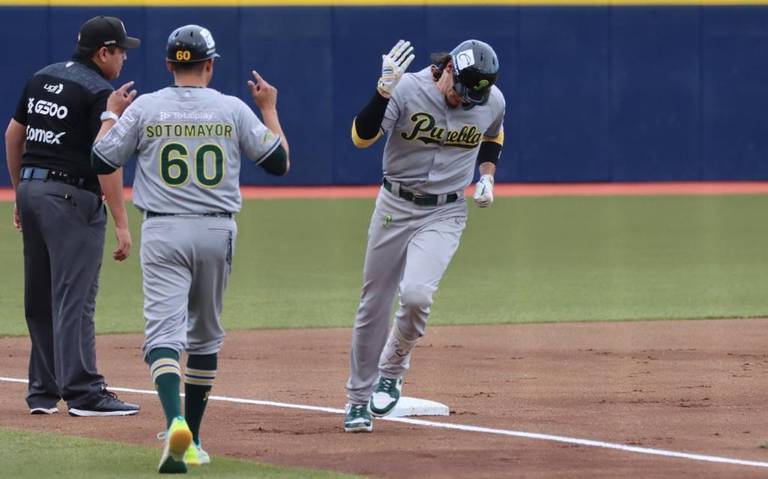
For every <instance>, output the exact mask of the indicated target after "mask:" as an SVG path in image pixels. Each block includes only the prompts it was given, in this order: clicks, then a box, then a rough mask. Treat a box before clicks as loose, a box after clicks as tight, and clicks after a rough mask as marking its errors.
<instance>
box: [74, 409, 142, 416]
mask: <svg viewBox="0 0 768 479" xmlns="http://www.w3.org/2000/svg"><path fill="white" fill-rule="evenodd" d="M138 413H139V410H138V409H132V410H128V411H90V410H88V409H77V408H73V409H70V410H69V415H70V416H78V417H99V416H133V415H134V414H138Z"/></svg>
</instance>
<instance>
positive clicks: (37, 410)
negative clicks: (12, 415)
mask: <svg viewBox="0 0 768 479" xmlns="http://www.w3.org/2000/svg"><path fill="white" fill-rule="evenodd" d="M57 412H59V408H57V407H33V408H32V409H30V410H29V413H30V414H56V413H57Z"/></svg>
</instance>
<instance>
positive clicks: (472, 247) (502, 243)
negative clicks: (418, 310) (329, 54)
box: [0, 196, 768, 335]
mask: <svg viewBox="0 0 768 479" xmlns="http://www.w3.org/2000/svg"><path fill="white" fill-rule="evenodd" d="M372 207H373V201H372V200H268V201H267V200H251V201H246V202H245V204H244V207H243V212H242V213H241V214H240V215H239V217H238V224H239V228H240V232H239V236H238V241H237V249H236V254H235V263H234V272H233V275H232V278H231V281H230V286H229V289H228V291H227V295H226V298H225V307H224V323H225V327H226V328H227V329H229V330H234V329H252V328H285V327H330V326H351V324H352V321H353V318H354V313H355V308H356V306H357V300H358V294H359V291H360V282H361V275H362V272H361V271H362V263H363V254H364V249H365V239H366V232H367V226H368V220H369V218H370V213H371V210H372ZM10 208H11V205H10V204H9V203H2V204H0V219H1V218H7V219H8V220H7V221H6V223H4V224H3V225H2V227H3V228H5V230H4V231H5V232H4V233H3V234H2V235H1V236H0V264H2V265H3V272H4V274H3V275H2V276H0V291H1V293H0V308H2V311H4V315H3V317H2V318H0V334H10V335H19V334H26V327H25V324H24V320H23V309H22V295H23V293H22V291H23V275H22V259H21V238H20V236H19V235H17V234H16V233H15V232H14V231H13V230H12V229H11V228H10V226H9V223H10V214H11V213H10V211H11V210H10ZM766 211H768V197H765V196H721V197H717V196H696V197H673V196H666V197H664V196H662V197H575V198H573V197H572V198H568V197H559V198H500V199H497V201H496V202H495V203H494V205H493V206H492V207H491V208H488V209H487V210H480V209H477V208H475V207H474V206H470V220H469V224H468V227H467V230H466V232H465V234H464V239H463V241H462V244H461V247H460V248H459V251H458V253H457V255H456V257H455V258H454V261H453V263H452V265H451V266H450V268H449V269H448V272H447V274H446V276H445V278H444V280H443V282H442V284H441V287H440V290H439V291H438V293H437V295H436V298H435V299H436V302H435V305H434V307H433V314H432V317H431V318H430V322H431V324H478V323H486V324H497V323H518V322H553V321H586V320H630V319H655V318H659V319H661V318H704V317H736V316H739V317H740V316H757V315H766V314H768V302H766V301H765V284H767V283H768V248H766V244H768V241H766V240H768V221H765V219H764V216H765V212H766ZM131 213H132V221H133V222H134V229H133V231H134V243H135V249H134V254H133V255H132V257H131V258H130V259H129V261H128V262H127V263H125V264H117V263H115V262H114V261H112V260H111V259H109V258H105V261H104V268H103V270H102V277H101V290H100V293H99V300H98V305H97V314H98V318H97V327H98V331H99V332H101V333H105V332H125V331H141V330H142V328H143V320H142V316H141V305H142V297H141V275H140V270H139V265H138V243H139V228H138V215H136V214H135V211H134V210H133V209H131ZM110 228H111V226H110ZM108 235H109V241H108V245H107V253H109V251H111V248H112V247H113V244H114V240H113V238H112V233H111V231H110V232H109V233H108Z"/></svg>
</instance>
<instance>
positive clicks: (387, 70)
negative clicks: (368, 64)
mask: <svg viewBox="0 0 768 479" xmlns="http://www.w3.org/2000/svg"><path fill="white" fill-rule="evenodd" d="M412 52H413V47H412V46H411V42H406V41H405V40H400V41H399V42H397V44H396V45H395V46H394V47H392V50H391V51H390V52H389V53H387V54H386V55H382V56H381V78H379V83H378V85H377V87H376V88H377V89H378V90H379V93H381V96H383V97H384V98H389V97H391V96H392V92H393V91H395V87H396V86H397V83H398V82H399V81H400V77H402V76H403V73H405V70H406V69H407V68H408V65H410V64H411V62H412V61H413V59H414V58H416V55H414V54H413V53H412Z"/></svg>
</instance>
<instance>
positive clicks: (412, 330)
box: [344, 40, 505, 432]
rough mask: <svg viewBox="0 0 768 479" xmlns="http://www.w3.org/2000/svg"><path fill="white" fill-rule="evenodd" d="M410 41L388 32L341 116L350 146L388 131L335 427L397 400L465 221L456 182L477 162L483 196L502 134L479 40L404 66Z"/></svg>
mask: <svg viewBox="0 0 768 479" xmlns="http://www.w3.org/2000/svg"><path fill="white" fill-rule="evenodd" d="M412 52H413V47H412V46H411V44H410V42H406V41H403V40H400V41H399V42H398V43H397V44H396V45H395V46H394V48H392V50H391V51H390V52H389V53H388V54H386V55H383V56H382V73H381V78H380V79H379V81H378V87H377V90H376V93H375V94H374V96H373V97H372V98H371V100H370V101H369V102H368V104H367V105H366V106H365V107H364V108H363V109H362V110H361V111H360V113H359V114H358V115H357V116H356V117H355V119H354V121H353V123H352V141H353V142H354V144H355V145H356V146H358V147H360V148H365V147H367V146H369V145H371V144H372V143H373V142H375V141H376V140H377V139H378V138H379V137H380V136H382V134H383V133H387V134H388V137H387V143H386V146H385V148H384V158H383V173H384V181H383V186H382V188H381V190H380V191H379V194H378V197H377V199H376V207H375V209H374V211H373V216H372V218H371V223H370V227H369V229H368V245H367V249H366V254H365V266H364V269H363V287H362V293H361V298H360V305H359V307H358V310H357V316H356V318H355V326H354V330H353V334H352V350H351V357H350V375H349V380H348V381H347V398H348V401H349V402H348V404H347V407H346V415H345V417H344V430H345V431H347V432H361V431H371V430H373V422H372V418H371V415H373V416H379V417H380V416H386V415H387V414H389V413H390V412H392V410H393V409H394V407H395V405H396V404H397V402H398V400H399V399H400V394H401V389H402V385H403V375H404V374H405V372H406V371H407V370H408V367H409V363H410V358H411V351H412V350H413V347H414V346H415V345H416V342H417V341H418V339H419V338H420V337H421V336H423V335H424V331H425V328H426V324H427V318H428V316H429V310H430V306H431V305H432V297H433V295H434V293H435V291H436V290H437V286H438V284H439V282H440V279H441V278H442V276H443V274H444V273H445V270H446V268H447V267H448V264H449V263H450V261H451V258H452V257H453V254H454V253H455V252H456V249H457V248H458V246H459V240H460V239H461V233H462V231H463V230H464V226H465V224H466V218H467V206H466V202H465V199H464V195H463V191H464V188H465V187H466V186H467V185H469V184H470V183H471V182H472V177H473V174H474V165H475V163H477V164H478V168H479V170H480V175H481V176H480V180H479V181H478V182H477V185H476V189H475V193H474V201H475V203H476V204H477V205H478V206H480V207H486V206H488V205H490V204H491V203H492V202H493V175H494V173H495V171H496V163H497V161H498V159H499V157H500V155H501V147H502V144H503V141H504V129H503V122H504V109H505V102H504V95H502V93H501V91H500V90H499V89H498V88H497V87H496V86H494V82H495V81H496V76H497V73H498V69H499V63H498V59H497V57H496V53H495V52H494V51H493V49H492V48H491V47H490V45H488V44H487V43H483V42H481V41H478V40H467V41H465V42H462V43H461V44H460V45H459V46H457V47H456V48H455V49H454V50H453V51H452V52H450V53H449V54H434V55H432V61H433V64H432V65H430V66H428V67H426V68H424V69H423V70H421V71H419V72H416V73H404V72H405V70H406V69H407V68H408V65H409V64H410V63H411V62H412V61H413V59H414V55H413V53H412ZM398 290H399V299H400V304H399V308H398V309H397V313H396V314H395V320H394V324H393V325H392V328H391V329H390V327H389V323H390V314H391V311H392V306H393V301H394V299H395V293H396V292H397V291H398Z"/></svg>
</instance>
